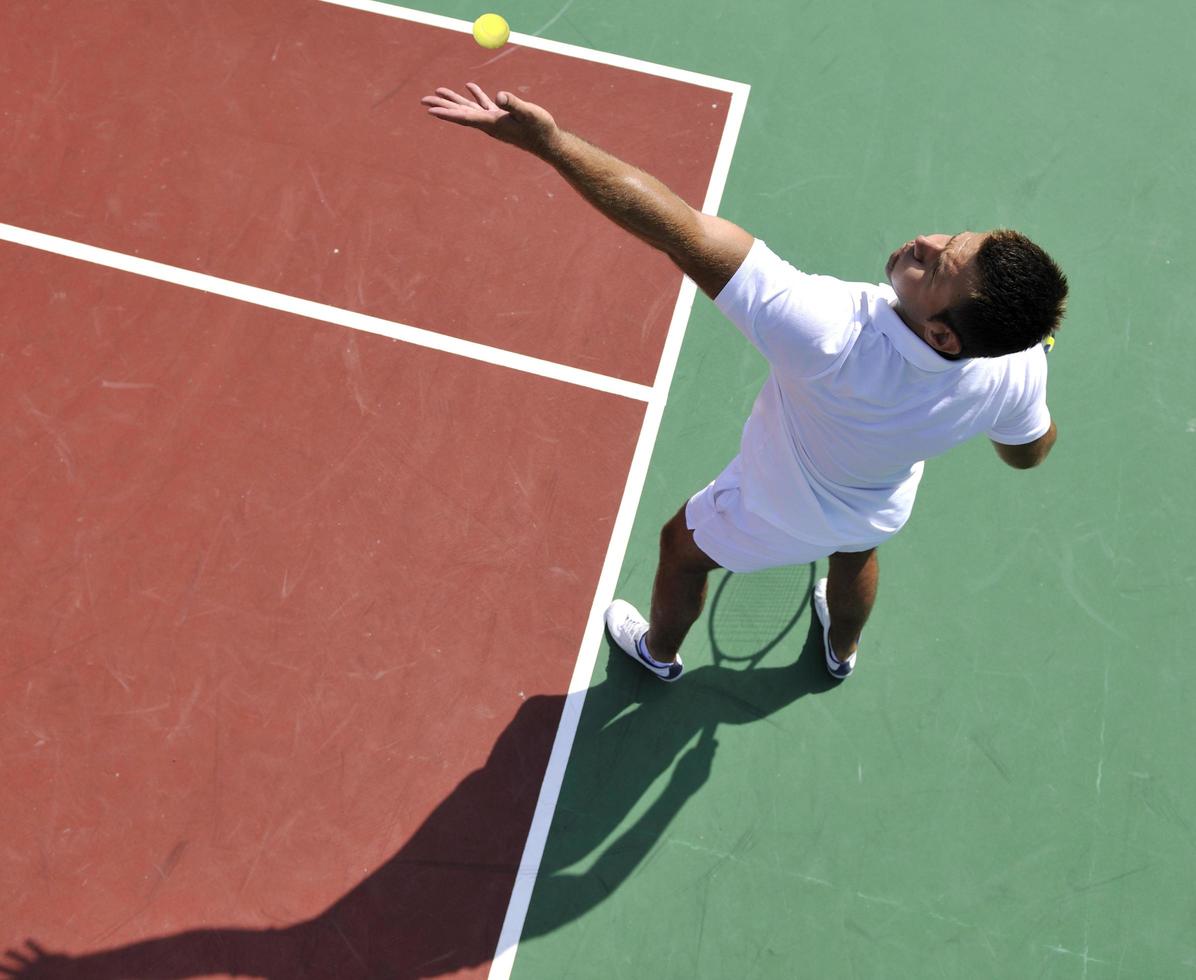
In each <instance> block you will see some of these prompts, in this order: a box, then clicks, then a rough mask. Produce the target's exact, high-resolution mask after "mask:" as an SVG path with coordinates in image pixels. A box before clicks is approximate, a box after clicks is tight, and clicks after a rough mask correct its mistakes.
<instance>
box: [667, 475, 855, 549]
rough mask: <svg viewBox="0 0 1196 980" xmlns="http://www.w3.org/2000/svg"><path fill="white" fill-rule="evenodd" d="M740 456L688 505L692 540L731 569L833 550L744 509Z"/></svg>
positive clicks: (687, 522)
mask: <svg viewBox="0 0 1196 980" xmlns="http://www.w3.org/2000/svg"><path fill="white" fill-rule="evenodd" d="M739 483H740V475H739V457H738V456H736V457H735V458H734V459H733V460H731V462H730V463H728V464H727V468H726V469H724V470H723V471H722V472H721V473H720V474H719V475H718V476H716V477H715V478H714V481H713V482H712V483H710V485H709V486H707V487H706V488H705V489H704V490H699V491H698V492H697V493H695V494H694V495H693V496H692V497H690V498H689V503H687V504H686V505H685V523H686V526H687V527H688V528H689V529H690V530H691V531H693V533H694V543H695V544H697V546H698V547H699V548H701V549H702V551H703V552H704V553H705V554H706V555H707V556H708V557H709V558H710V559H711V560H713V561H716V562H718V563H719V564H720V565H721V566H722V567H723V568H726V569H728V570H729V571H732V572H759V571H762V570H763V569H765V568H778V567H781V566H784V565H807V564H809V563H810V562H812V561H817V560H818V559H819V558H825V557H826V556H827V555H829V554H830V553H831V552H832V551H835V550H838V549H835V548H827V547H826V546H825V545H819V544H811V543H810V542H808V541H799V540H798V539H797V538H794V537H791V536H790V535H788V534H786V533H785V532H784V531H781V530H779V529H778V528H776V527H774V526H773V525H771V524H769V523H768V522H767V521H765V520H762V519H761V518H759V517H757V516H756V515H755V514H751V513H748V511H747V510H745V509H744V506H743V501H742V499H741V497H740V492H739Z"/></svg>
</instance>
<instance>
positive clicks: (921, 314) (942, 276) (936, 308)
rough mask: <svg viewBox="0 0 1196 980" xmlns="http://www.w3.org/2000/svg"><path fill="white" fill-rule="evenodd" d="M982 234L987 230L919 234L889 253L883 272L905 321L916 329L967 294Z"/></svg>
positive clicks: (983, 237)
mask: <svg viewBox="0 0 1196 980" xmlns="http://www.w3.org/2000/svg"><path fill="white" fill-rule="evenodd" d="M985 237H986V233H983V232H974V231H961V232H960V233H959V234H958V235H919V236H918V237H917V238H915V239H914V240H913V241H912V242H906V243H905V244H904V245H902V246H901V247H900V248H899V249H897V250H896V251H895V252H893V254H892V255H891V256H889V261H888V263H887V264H886V265H885V275H887V276H888V277H889V283H890V284H891V285H892V287H893V291H894V292H895V293H896V294H897V312H898V313H900V314H901V317H902V319H903V320H905V322H906V323H908V324H909V325H910V326H911V327H914V328H915V330H917V328H919V327H924V326H925V325H926V323H927V322H928V321H929V320H930V318H931V317H932V316H934V315H935V314H936V313H941V312H942V311H943V310H945V309H946V308H947V307H949V306H954V305H955V304H956V303H958V302H960V301H961V300H963V299H966V298H967V296H968V293H969V291H970V289H971V286H972V282H973V279H974V275H975V269H976V252H977V251H978V250H979V248H980V245H981V243H982V242H983V241H984V239H985ZM919 333H920V331H919ZM923 339H925V338H923Z"/></svg>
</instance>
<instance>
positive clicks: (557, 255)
mask: <svg viewBox="0 0 1196 980" xmlns="http://www.w3.org/2000/svg"><path fill="white" fill-rule="evenodd" d="M5 36H7V37H10V38H20V39H21V44H20V46H19V47H16V46H10V47H12V48H13V50H12V60H13V62H14V63H13V64H12V65H11V67H10V68H9V70H7V71H5V72H3V73H0V80H2V81H3V85H0V119H2V120H4V123H3V124H2V125H4V126H5V128H6V129H7V130H8V132H7V134H6V139H5V140H4V145H5V147H6V152H5V154H4V158H3V160H0V182H2V184H3V186H4V188H5V190H4V193H3V210H2V213H0V219H2V220H4V221H6V222H8V223H9V224H13V225H18V226H20V227H23V228H30V229H33V230H35V231H41V232H45V233H47V234H51V235H57V236H60V237H63V238H68V239H72V240H76V241H82V242H86V243H88V244H91V245H98V246H101V247H104V248H109V249H112V250H114V251H118V252H127V253H130V254H133V255H140V256H143V257H146V258H152V259H155V260H157V261H159V262H165V263H168V264H171V265H177V266H181V267H183V268H186V269H192V270H195V271H198V272H204V273H209V274H211V275H216V276H220V277H223V278H229V279H233V280H236V281H238V282H247V283H249V284H251V285H255V286H261V287H264V288H267V289H272V290H275V291H278V292H282V293H288V294H291V295H295V296H300V297H303V298H305V299H312V300H317V301H319V302H323V303H328V304H330V305H332V306H338V307H344V308H347V309H352V310H355V311H358V312H363V313H368V314H371V315H374V316H380V317H384V318H386V319H390V320H396V321H399V322H401V323H407V324H411V325H413V326H417V327H426V328H427V329H431V330H435V331H437V332H439V333H446V334H451V335H453V336H457V337H463V338H466V339H469V340H476V341H480V342H483V343H487V344H491V345H493V346H496V347H501V348H504V349H506V350H512V351H517V352H519V353H524V354H530V355H533V356H537V357H543V358H546V359H548V360H552V361H558V362H561V363H565V364H569V365H572V366H575V367H580V368H583V369H586V370H590V371H595V372H598V373H600V374H607V375H611V376H614V377H619V378H624V379H626V380H631V381H636V382H640V383H645V384H651V383H652V381H653V379H654V378H655V371H656V364H657V361H658V360H659V355H660V351H661V347H662V345H663V342H664V337H665V333H666V331H667V328H668V324H669V319H670V317H671V316H672V312H673V307H674V303H675V300H676V295H677V288H678V287H679V285H680V282H681V276H680V273H677V272H676V271H675V270H674V269H673V268H672V266H671V265H670V264H669V263H668V261H667V260H666V259H664V258H663V257H661V256H660V255H658V254H656V253H655V252H653V251H652V250H651V249H648V248H647V247H645V246H642V245H640V244H639V243H638V242H636V241H634V240H633V239H630V238H629V237H628V236H627V235H626V233H624V232H622V231H620V230H619V229H618V228H616V227H615V226H613V225H610V224H608V223H603V222H601V221H599V220H595V218H594V215H593V214H592V212H591V211H590V210H589V207H588V205H586V204H585V203H584V202H583V201H581V200H580V199H579V198H578V197H577V196H576V195H575V194H574V193H573V192H572V191H571V190H569V188H568V187H567V185H566V184H564V182H563V181H561V179H560V178H559V177H558V176H557V175H556V174H555V173H553V171H552V170H551V168H549V167H548V166H546V165H545V164H543V163H541V162H539V161H537V160H535V159H533V158H531V157H528V156H525V155H523V154H520V153H519V152H518V151H515V150H513V149H510V148H508V147H505V146H502V145H499V144H496V143H491V142H490V141H486V140H483V139H481V138H480V137H478V136H477V134H473V133H467V132H465V131H458V132H455V133H442V132H439V131H438V128H437V127H440V128H447V127H445V126H444V124H442V123H438V122H436V121H435V120H432V119H431V118H430V117H427V116H426V115H425V113H424V110H423V108H422V107H421V106H420V105H419V99H420V97H421V96H423V95H426V94H429V93H430V92H431V91H432V90H433V89H434V88H435V87H436V86H438V85H449V86H451V87H454V88H461V89H463V87H464V84H465V82H467V81H477V82H479V83H481V84H483V85H486V86H490V87H491V89H492V90H493V91H497V89H498V88H500V87H506V88H511V89H512V90H514V91H517V92H519V93H522V94H524V95H525V96H526V97H528V98H532V99H534V100H538V101H542V102H543V103H545V104H546V105H548V106H549V107H550V108H551V109H552V110H553V111H555V112H556V113H557V115H558V116H559V118H560V121H561V123H562V125H566V126H567V127H568V128H571V129H574V130H576V131H577V132H580V133H583V134H585V136H586V137H587V138H588V139H591V140H593V141H595V142H596V143H598V144H599V145H600V146H603V147H605V148H607V149H609V150H611V152H613V153H615V154H617V155H620V156H623V157H624V159H628V160H630V161H631V162H633V163H636V164H637V165H639V166H642V167H644V168H645V169H647V170H648V172H650V173H653V174H655V175H656V176H659V177H660V178H662V179H663V180H664V181H665V182H666V183H668V184H669V185H670V186H672V187H673V188H675V189H676V190H677V191H678V193H680V194H681V195H682V196H684V197H686V198H687V200H689V202H690V203H691V204H693V205H694V206H696V207H700V206H701V204H702V201H703V198H704V196H705V192H706V188H707V186H708V183H709V177H710V172H711V169H712V167H713V164H714V157H715V154H716V152H717V149H718V143H719V139H720V138H721V135H722V131H723V127H724V123H725V121H726V117H727V111H728V104H729V96H728V94H727V93H725V92H718V91H715V90H712V89H706V88H702V87H698V86H694V85H688V84H682V83H679V82H674V81H666V80H664V79H661V78H657V77H654V76H651V75H647V74H642V73H639V72H633V71H628V70H624V69H618V68H612V67H608V66H604V65H599V64H594V63H591V62H583V61H579V60H577V59H573V58H567V57H563V56H561V55H558V54H549V53H546V52H542V51H535V50H531V49H528V48H518V49H516V48H511V49H509V50H508V51H507V52H506V53H505V54H506V56H505V57H503V58H502V59H501V60H500V61H498V62H496V63H495V64H493V65H491V66H489V67H486V68H481V67H479V66H480V65H481V64H482V63H483V62H485V61H487V60H489V59H490V58H491V57H492V55H490V54H489V53H487V52H483V51H482V49H480V48H479V47H478V46H477V45H475V44H474V43H473V41H472V39H470V38H469V36H468V35H462V34H457V33H453V32H451V31H446V30H443V29H440V28H434V27H428V26H424V25H420V24H413V23H409V22H406V21H401V20H395V19H392V18H388V17H381V16H378V15H375V14H370V13H364V12H361V11H356V10H349V9H345V8H342V7H336V6H332V5H329V4H325V3H320V2H317V0H253V2H252V3H245V2H243V0H187V2H178V0H174V2H154V3H149V2H145V0H112V2H108V3H103V4H90V5H88V4H76V3H71V2H68V0H47V2H45V3H38V4H36V5H34V4H26V3H15V4H12V3H10V4H3V5H0V37H5Z"/></svg>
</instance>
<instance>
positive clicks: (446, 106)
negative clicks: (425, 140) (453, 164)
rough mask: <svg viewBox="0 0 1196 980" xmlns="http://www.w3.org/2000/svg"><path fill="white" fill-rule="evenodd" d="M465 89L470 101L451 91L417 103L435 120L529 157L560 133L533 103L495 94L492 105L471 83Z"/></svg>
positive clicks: (506, 94)
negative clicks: (507, 145) (466, 129)
mask: <svg viewBox="0 0 1196 980" xmlns="http://www.w3.org/2000/svg"><path fill="white" fill-rule="evenodd" d="M465 87H466V88H467V89H469V91H470V93H471V94H472V95H473V98H472V99H470V98H467V97H466V96H464V95H459V94H458V93H456V92H454V91H453V90H452V89H451V88H438V89H437V90H436V94H435V95H425V96H424V97H423V98H422V99H420V102H421V103H422V104H423V105H425V106H427V107H428V114H429V115H431V116H435V117H436V118H437V119H443V120H444V121H445V122H451V123H456V124H457V125H458V126H468V127H470V128H471V129H480V130H481V131H482V132H483V133H485V134H486V135H487V136H492V137H493V138H494V139H496V140H501V141H502V142H504V143H510V144H511V145H512V146H517V147H519V148H520V149H521V150H527V151H528V152H530V153H537V154H538V153H541V152H542V151H544V150H547V149H548V148H549V147H550V146H551V145H552V141H553V140H554V139H555V138H556V137H557V135H558V134H559V132H560V130H559V129H558V128H557V124H556V120H555V119H553V118H552V116H551V115H549V114H548V112H547V111H546V110H545V109H543V108H541V107H540V106H538V105H536V104H535V103H533V102H524V101H523V100H522V99H520V98H517V97H516V96H514V95H512V94H511V93H510V92H499V93H498V100H497V102H496V101H494V100H492V99H491V98H490V96H489V95H487V94H486V93H485V92H484V91H482V89H481V87H480V86H479V85H476V84H475V83H473V82H468V83H466V86H465Z"/></svg>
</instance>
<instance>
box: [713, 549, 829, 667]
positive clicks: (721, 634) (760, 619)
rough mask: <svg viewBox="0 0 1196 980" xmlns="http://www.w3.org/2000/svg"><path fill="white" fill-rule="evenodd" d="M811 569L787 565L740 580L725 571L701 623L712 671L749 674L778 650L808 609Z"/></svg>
mask: <svg viewBox="0 0 1196 980" xmlns="http://www.w3.org/2000/svg"><path fill="white" fill-rule="evenodd" d="M815 574H816V573H815V565H814V563H813V562H810V563H809V564H808V565H790V566H787V567H784V568H770V569H766V570H765V571H762V572H753V573H751V574H747V575H742V574H736V573H734V572H724V573H723V574H722V577H721V578H720V579H719V582H718V585H717V586H716V587H715V589H714V594H713V596H712V597H711V600H710V616H709V618H708V619H707V621H706V631H707V639H708V641H709V643H710V654H711V659H712V660H713V662H714V664H715V665H716V666H720V667H741V668H743V669H747V670H751V669H753V668H755V667H757V666H758V665H759V664H760V662H761V661H762V660H763V659H764V658H765V657H766V656H767V655H768V654H769V653H771V652H772V651H773V650H775V649H776V648H777V647H779V646H780V645H781V644H782V643H784V642H785V640H786V639H787V638H788V637H789V635H790V633H792V632H793V629H794V627H796V626H797V624H798V623H799V622H801V620H802V617H803V616H804V615H805V614H806V613H807V611H808V610H809V609H810V595H811V590H812V589H813V588H814V579H815Z"/></svg>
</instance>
